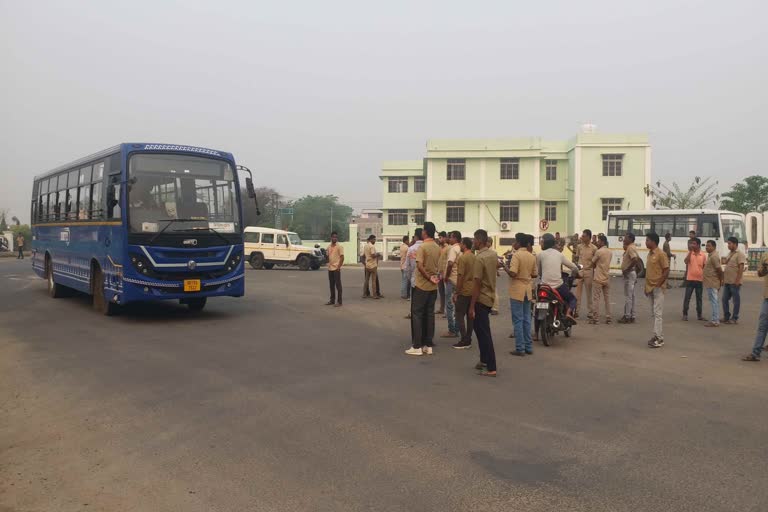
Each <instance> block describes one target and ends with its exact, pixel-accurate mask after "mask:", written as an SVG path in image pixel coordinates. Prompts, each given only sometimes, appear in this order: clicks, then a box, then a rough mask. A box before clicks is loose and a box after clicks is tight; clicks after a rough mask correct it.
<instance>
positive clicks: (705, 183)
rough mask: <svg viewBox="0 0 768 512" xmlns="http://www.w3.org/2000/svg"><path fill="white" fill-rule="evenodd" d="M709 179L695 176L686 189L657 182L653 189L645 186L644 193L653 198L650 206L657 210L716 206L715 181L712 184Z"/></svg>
mask: <svg viewBox="0 0 768 512" xmlns="http://www.w3.org/2000/svg"><path fill="white" fill-rule="evenodd" d="M711 179H712V178H704V179H701V178H700V177H698V176H696V177H695V178H694V179H693V182H691V185H690V186H689V187H688V188H686V189H682V188H680V185H678V184H677V182H674V181H673V182H672V186H671V187H668V186H667V185H664V184H663V183H662V182H661V181H657V182H656V186H655V187H649V186H646V187H645V193H646V195H650V196H651V197H652V198H653V200H652V201H651V204H652V205H653V207H654V208H657V209H671V210H690V209H697V208H705V207H706V206H709V205H712V206H717V203H718V201H719V200H720V195H719V194H718V193H717V181H715V182H714V183H712V182H710V180H711Z"/></svg>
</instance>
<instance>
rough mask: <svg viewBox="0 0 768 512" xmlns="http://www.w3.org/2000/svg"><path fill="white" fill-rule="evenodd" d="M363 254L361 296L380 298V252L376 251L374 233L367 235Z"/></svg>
mask: <svg viewBox="0 0 768 512" xmlns="http://www.w3.org/2000/svg"><path fill="white" fill-rule="evenodd" d="M363 254H364V255H365V285H364V286H363V298H364V299H368V298H370V297H373V298H374V299H380V298H381V293H380V291H379V281H378V270H379V256H380V254H379V253H378V252H377V251H376V235H371V236H369V237H368V242H367V243H366V244H365V249H363ZM369 284H370V286H369Z"/></svg>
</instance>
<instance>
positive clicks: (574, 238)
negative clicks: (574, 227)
mask: <svg viewBox="0 0 768 512" xmlns="http://www.w3.org/2000/svg"><path fill="white" fill-rule="evenodd" d="M566 247H568V249H569V250H570V251H571V261H572V262H574V263H578V262H579V234H578V233H574V234H573V235H571V238H570V240H568V245H567V246H566Z"/></svg>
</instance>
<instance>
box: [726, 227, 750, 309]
mask: <svg viewBox="0 0 768 512" xmlns="http://www.w3.org/2000/svg"><path fill="white" fill-rule="evenodd" d="M728 250H730V251H731V252H730V254H728V257H727V258H725V279H724V283H725V287H724V288H725V289H724V290H723V320H724V322H723V323H724V324H737V323H739V309H741V281H742V278H743V277H744V270H746V267H747V256H746V255H745V254H744V253H743V252H741V251H740V250H739V239H738V238H736V237H735V236H732V237H730V238H729V239H728ZM731 297H733V317H731V311H730V308H729V305H730V302H731Z"/></svg>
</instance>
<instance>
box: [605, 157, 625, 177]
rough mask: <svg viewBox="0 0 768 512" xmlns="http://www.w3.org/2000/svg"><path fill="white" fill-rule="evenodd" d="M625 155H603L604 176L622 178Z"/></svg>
mask: <svg viewBox="0 0 768 512" xmlns="http://www.w3.org/2000/svg"><path fill="white" fill-rule="evenodd" d="M623 158H624V155H603V176H621V161H622V159H623Z"/></svg>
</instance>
